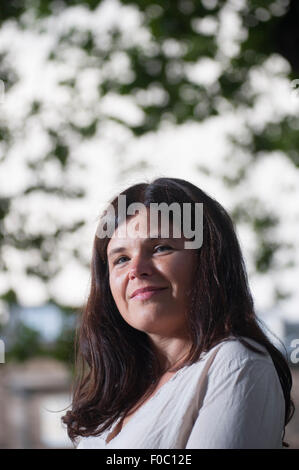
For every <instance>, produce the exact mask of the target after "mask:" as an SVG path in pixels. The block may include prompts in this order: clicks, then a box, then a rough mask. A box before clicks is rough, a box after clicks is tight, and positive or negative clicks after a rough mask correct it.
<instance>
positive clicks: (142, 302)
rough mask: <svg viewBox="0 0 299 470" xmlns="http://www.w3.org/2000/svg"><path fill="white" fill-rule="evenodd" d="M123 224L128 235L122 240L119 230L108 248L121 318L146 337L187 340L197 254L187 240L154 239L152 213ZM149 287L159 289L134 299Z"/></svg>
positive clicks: (143, 212) (112, 281)
mask: <svg viewBox="0 0 299 470" xmlns="http://www.w3.org/2000/svg"><path fill="white" fill-rule="evenodd" d="M124 223H125V224H126V233H125V236H123V237H122V238H118V235H119V229H120V228H121V227H119V228H118V229H117V230H115V232H114V234H113V236H112V238H111V240H110V242H109V244H108V247H107V256H108V264H109V283H110V289H111V292H112V295H113V298H114V301H115V304H116V306H117V308H118V310H119V312H120V314H121V315H122V317H123V318H124V320H125V321H126V322H127V323H128V324H129V325H131V326H132V327H134V328H136V329H138V330H141V331H144V332H146V333H149V334H150V333H151V334H158V335H163V336H182V335H183V336H184V334H185V332H186V330H185V317H184V314H185V313H186V312H188V308H189V307H188V301H189V298H190V292H191V290H192V282H193V273H194V270H195V267H196V263H197V255H196V250H193V249H185V248H184V242H185V238H184V237H182V238H172V237H171V238H167V239H165V238H150V237H149V233H150V230H149V211H148V210H145V209H144V211H142V212H139V213H138V214H137V215H135V216H134V217H132V218H130V219H128V220H127V221H126V222H124ZM136 224H139V225H136ZM134 227H138V233H137V234H136V235H135V230H134ZM120 248H121V249H120ZM118 249H119V251H117V252H116V251H115V252H114V250H118ZM146 287H157V288H159V290H155V291H151V292H149V291H147V292H144V293H141V294H139V295H138V294H137V295H135V296H132V295H133V293H134V292H135V291H136V290H137V289H141V288H146Z"/></svg>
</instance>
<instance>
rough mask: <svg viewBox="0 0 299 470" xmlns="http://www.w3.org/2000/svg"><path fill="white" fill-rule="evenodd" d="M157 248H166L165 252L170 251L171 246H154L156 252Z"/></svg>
mask: <svg viewBox="0 0 299 470" xmlns="http://www.w3.org/2000/svg"><path fill="white" fill-rule="evenodd" d="M159 248H166V249H167V250H171V246H168V245H159V246H156V250H158V249H159Z"/></svg>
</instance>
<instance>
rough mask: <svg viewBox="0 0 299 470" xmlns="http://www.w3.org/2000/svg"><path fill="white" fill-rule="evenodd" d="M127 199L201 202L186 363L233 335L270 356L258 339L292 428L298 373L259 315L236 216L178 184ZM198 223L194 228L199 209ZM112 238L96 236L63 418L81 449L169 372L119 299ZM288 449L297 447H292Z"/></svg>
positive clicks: (141, 190)
mask: <svg viewBox="0 0 299 470" xmlns="http://www.w3.org/2000/svg"><path fill="white" fill-rule="evenodd" d="M121 195H125V196H126V208H127V207H128V206H129V205H130V204H131V203H134V202H141V203H143V204H144V205H145V207H150V204H151V203H158V204H160V203H162V202H164V203H166V204H168V205H170V204H172V203H173V202H176V203H179V204H180V206H181V208H182V207H183V206H182V204H184V203H191V207H192V208H194V203H195V202H198V203H203V243H202V246H201V247H200V248H199V249H198V250H197V255H198V265H197V272H196V274H195V278H194V289H193V290H192V298H191V306H190V310H189V312H188V316H187V317H186V321H187V328H188V331H189V335H190V338H191V341H192V347H191V350H190V352H189V354H188V356H187V358H186V360H185V361H184V363H183V364H182V365H186V364H193V363H194V362H196V361H198V360H199V358H200V355H201V353H202V352H206V351H209V350H210V349H211V348H212V347H213V346H215V345H216V344H217V343H219V342H220V341H223V340H226V339H228V338H229V337H230V336H234V337H236V338H238V339H239V340H240V341H241V342H242V343H243V344H244V345H245V346H246V347H248V348H249V349H251V350H253V351H256V352H257V353H260V354H264V353H263V352H261V351H259V350H257V349H256V348H254V347H253V346H252V345H250V344H248V343H247V342H246V341H245V340H244V339H243V337H247V338H251V339H253V340H255V341H256V342H257V343H259V344H261V345H263V346H264V347H265V348H266V349H267V351H268V352H269V354H270V356H271V357H272V360H273V363H274V366H275V368H276V371H277V374H278V377H279V380H280V383H281V387H282V390H283V394H284V399H285V426H286V424H287V423H288V422H289V421H290V419H291V418H292V416H293V414H294V410H295V407H294V403H293V401H292V399H291V395H290V393H291V388H292V375H291V372H290V369H289V366H288V362H287V359H286V358H285V356H284V355H283V353H282V352H281V351H280V350H279V349H277V348H276V347H275V346H274V345H273V344H272V342H271V341H270V339H269V338H268V336H267V335H266V333H265V332H264V331H263V328H265V327H261V321H260V320H259V319H258V317H257V316H256V313H255V310H254V304H253V299H252V295H251V292H250V288H249V285H248V278H247V273H246V268H245V264H244V260H243V256H242V253H241V249H240V246H239V242H238V239H237V236H236V233H235V229H234V225H233V222H232V220H231V218H230V216H229V215H228V213H227V212H226V211H225V209H224V208H223V207H222V206H221V205H220V204H219V203H218V202H217V201H216V200H215V199H213V198H212V197H210V196H208V195H207V194H206V193H205V192H203V191H202V190H201V189H199V188H198V187H196V186H195V185H193V184H192V183H190V182H188V181H185V180H182V179H178V178H158V179H155V180H154V181H153V182H151V183H140V184H135V185H133V186H131V187H129V188H128V189H126V190H125V191H123V192H122V193H121ZM118 196H119V195H118ZM118 196H116V197H115V198H114V199H113V201H111V204H112V205H113V207H114V209H115V214H116V215H115V228H117V227H118V224H119V220H118V218H117V214H118V200H119V199H118ZM170 215H171V212H170ZM192 223H193V228H194V210H193V211H192ZM110 238H111V237H110ZM110 238H109V236H107V237H104V238H100V237H98V236H97V235H95V238H94V244H93V253H92V260H91V286H90V292H89V296H88V299H87V302H86V305H85V307H84V309H83V313H82V316H81V318H80V319H79V324H78V327H77V331H76V339H75V371H76V376H75V379H74V383H73V390H72V404H71V410H69V411H68V412H67V413H66V414H65V416H63V418H62V421H63V423H64V424H66V425H67V431H68V435H69V437H70V439H71V440H72V442H73V443H75V442H76V438H77V437H78V436H97V435H100V434H101V433H102V432H103V431H105V430H106V429H107V428H109V426H110V425H111V424H113V423H114V421H115V420H116V419H118V418H119V417H120V416H123V414H125V413H126V412H128V411H129V410H130V409H131V408H132V407H133V406H134V405H135V404H136V403H137V402H138V401H139V400H140V399H141V398H142V397H144V396H147V394H149V393H151V391H152V390H153V387H154V386H155V381H157V380H158V379H159V378H160V377H161V375H162V373H163V370H162V366H161V363H160V361H159V360H158V358H157V356H156V354H155V352H154V350H153V345H152V343H151V341H150V339H149V337H148V335H147V334H146V333H145V332H143V331H139V330H137V329H135V328H133V327H131V326H130V325H129V324H128V323H126V322H125V320H124V319H123V318H122V316H121V314H120V313H119V311H118V309H117V307H116V304H115V302H114V299H113V297H112V294H111V290H110V286H109V270H108V262H107V245H108V243H109V241H110ZM274 336H275V335H274ZM282 346H283V348H284V345H283V344H282ZM182 365H181V367H182ZM172 370H176V369H172ZM273 412H275V410H273ZM284 435H285V429H284V434H283V437H284ZM283 446H285V447H289V445H288V444H287V443H286V442H284V441H283Z"/></svg>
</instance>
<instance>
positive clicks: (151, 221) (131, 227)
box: [109, 210, 182, 243]
mask: <svg viewBox="0 0 299 470" xmlns="http://www.w3.org/2000/svg"><path fill="white" fill-rule="evenodd" d="M181 235H182V234H181V230H180V227H177V226H176V225H175V224H173V222H172V220H171V218H170V217H158V218H156V217H152V216H151V213H150V211H149V210H142V211H140V212H138V213H137V214H136V215H134V216H130V217H128V218H127V219H126V220H125V221H124V222H123V223H121V224H120V225H119V226H118V227H117V228H116V230H115V231H114V233H113V235H112V237H111V240H110V242H109V243H111V242H112V241H113V240H115V239H122V240H126V239H128V240H130V239H152V238H153V239H157V238H165V239H168V238H182V236H181Z"/></svg>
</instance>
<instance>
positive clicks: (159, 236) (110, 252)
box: [108, 235, 173, 258]
mask: <svg viewBox="0 0 299 470" xmlns="http://www.w3.org/2000/svg"><path fill="white" fill-rule="evenodd" d="M153 240H165V241H167V240H168V241H169V240H173V238H170V237H161V235H158V237H148V238H144V242H145V243H148V242H152V241H153ZM124 250H126V247H125V246H118V247H117V248H113V249H112V250H110V251H109V253H108V258H109V257H110V256H112V255H115V254H116V253H120V252H121V251H124Z"/></svg>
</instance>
